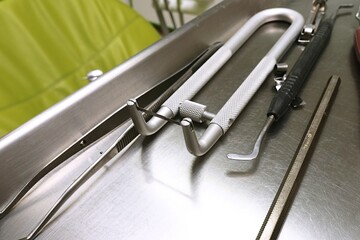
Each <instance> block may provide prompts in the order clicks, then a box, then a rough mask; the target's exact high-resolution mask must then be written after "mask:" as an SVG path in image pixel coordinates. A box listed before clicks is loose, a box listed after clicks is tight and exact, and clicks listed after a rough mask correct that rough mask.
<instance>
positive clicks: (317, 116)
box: [256, 76, 340, 240]
mask: <svg viewBox="0 0 360 240" xmlns="http://www.w3.org/2000/svg"><path fill="white" fill-rule="evenodd" d="M339 84H340V78H339V77H338V76H332V77H331V78H330V79H329V81H328V84H327V86H326V87H325V90H324V92H323V95H322V97H321V99H320V102H319V105H318V107H317V108H316V110H315V113H314V115H313V117H312V119H311V121H310V125H309V127H308V129H307V131H306V133H305V135H304V137H303V140H302V142H301V145H299V148H298V150H297V151H296V153H295V156H294V159H293V161H292V162H291V164H290V166H289V168H288V171H287V172H286V174H285V176H284V178H283V182H282V183H281V185H280V187H279V190H278V192H277V194H276V196H275V199H274V201H273V203H272V205H271V207H270V210H269V212H268V214H267V216H266V218H265V220H264V223H263V225H262V227H261V229H260V231H259V234H258V236H257V238H256V239H260V240H269V239H275V238H276V236H274V234H277V231H278V230H279V228H280V227H281V221H282V220H283V219H284V218H285V217H286V210H287V208H288V207H289V204H290V202H291V201H290V200H291V199H290V198H291V196H292V195H293V194H294V193H295V190H296V188H295V183H296V182H297V181H300V179H299V178H298V177H299V173H300V171H301V170H302V166H303V164H304V162H305V161H307V160H308V159H309V157H310V155H309V154H310V153H311V152H310V150H311V148H312V147H313V142H314V140H315V138H316V136H317V134H319V130H320V127H321V125H322V123H323V122H324V119H326V115H327V110H328V109H329V107H330V105H331V103H332V102H333V101H332V100H333V98H334V97H335V93H336V91H337V89H338V87H339Z"/></svg>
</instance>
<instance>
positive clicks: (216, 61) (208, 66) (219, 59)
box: [163, 46, 232, 115]
mask: <svg viewBox="0 0 360 240" xmlns="http://www.w3.org/2000/svg"><path fill="white" fill-rule="evenodd" d="M231 56H232V52H231V51H230V50H229V49H228V48H225V47H224V46H223V47H222V48H220V49H219V50H218V51H217V52H216V53H215V54H214V55H213V56H212V57H211V58H210V59H209V60H208V61H207V62H206V63H204V65H203V66H202V67H201V68H199V70H197V71H196V72H195V73H194V75H192V76H191V77H190V78H189V79H188V80H187V81H186V82H185V83H184V84H183V85H182V86H181V87H180V88H179V89H178V90H177V91H176V92H175V93H174V94H173V95H172V96H171V97H170V98H169V99H168V100H167V101H166V102H165V103H164V104H163V106H165V107H167V108H169V109H170V110H171V111H172V112H173V114H174V115H176V114H177V113H178V108H179V103H181V102H182V101H184V100H188V99H191V98H193V96H194V95H195V94H196V93H197V92H198V91H199V90H200V89H201V88H202V87H203V86H204V85H205V84H206V83H207V82H208V81H209V80H210V78H211V77H212V76H214V75H215V73H216V72H217V71H218V70H219V69H220V68H221V67H222V66H223V65H224V64H225V63H226V62H227V61H228V60H229V59H230V57H231Z"/></svg>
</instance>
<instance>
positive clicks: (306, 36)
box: [298, 0, 327, 43]
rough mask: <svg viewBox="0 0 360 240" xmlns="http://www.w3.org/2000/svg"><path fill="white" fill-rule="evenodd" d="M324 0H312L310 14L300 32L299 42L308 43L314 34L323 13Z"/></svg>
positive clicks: (324, 7)
mask: <svg viewBox="0 0 360 240" xmlns="http://www.w3.org/2000/svg"><path fill="white" fill-rule="evenodd" d="M326 1H327V0H313V2H312V7H311V10H310V15H309V17H308V19H307V20H306V23H305V25H304V27H303V29H302V30H301V33H300V37H299V40H298V41H299V43H308V42H310V40H311V38H312V37H313V36H314V34H315V32H316V30H317V28H318V26H319V24H320V22H321V19H322V18H323V16H324V15H325V10H326V6H325V4H326Z"/></svg>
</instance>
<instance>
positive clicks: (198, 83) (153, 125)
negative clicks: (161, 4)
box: [128, 8, 304, 156]
mask: <svg viewBox="0 0 360 240" xmlns="http://www.w3.org/2000/svg"><path fill="white" fill-rule="evenodd" d="M273 21H282V22H288V23H291V25H290V26H289V28H288V29H287V30H286V32H285V33H284V34H283V35H282V36H281V37H280V39H279V40H278V41H277V42H276V43H275V45H274V46H273V47H272V48H271V50H270V51H269V52H268V53H267V55H266V56H265V57H264V58H263V59H262V60H261V61H260V63H259V64H258V65H257V66H256V67H255V69H254V70H253V71H252V72H251V73H250V75H249V76H248V77H247V79H245V81H244V82H243V83H242V84H241V86H240V87H239V88H238V89H237V90H236V92H235V93H234V94H233V96H232V97H231V98H230V99H229V100H228V102H227V103H226V104H225V105H224V106H223V108H222V109H221V110H220V111H219V112H218V113H217V115H216V116H215V117H214V118H213V119H212V121H211V122H210V125H209V127H208V129H207V130H206V131H205V132H204V134H203V136H202V137H201V139H200V140H199V141H198V139H197V138H196V136H195V133H194V131H193V128H192V124H191V121H192V120H190V119H185V120H184V121H182V127H183V132H184V137H185V141H186V146H187V149H188V150H189V152H191V153H192V154H194V155H196V156H200V155H203V154H205V153H206V152H207V151H208V150H209V149H210V148H211V147H212V146H213V145H214V144H215V143H216V141H217V140H218V139H219V138H220V137H221V136H222V135H223V134H224V133H225V132H226V131H227V130H228V129H229V127H230V126H231V125H232V123H233V122H234V120H235V119H236V118H237V116H238V115H239V114H240V112H241V111H242V110H243V108H244V107H245V106H246V104H247V103H248V102H249V101H250V99H251V98H252V96H253V95H254V94H255V92H256V91H257V90H258V88H259V87H260V86H261V84H262V83H263V81H264V80H265V79H266V77H267V76H268V75H269V73H270V72H271V71H272V70H273V67H274V65H275V64H276V62H277V60H278V59H279V58H280V56H282V55H283V54H284V53H285V51H286V50H287V49H288V47H289V46H290V45H291V44H292V43H293V41H294V40H295V39H296V37H297V36H298V33H299V32H300V30H301V27H302V26H303V24H304V19H303V17H302V16H301V14H299V13H298V12H296V11H294V10H291V9H286V8H273V9H267V10H264V11H261V12H259V13H257V14H255V15H254V16H253V17H251V18H250V19H249V20H248V21H247V22H246V23H245V24H244V25H243V27H241V28H240V29H239V30H238V31H237V32H236V33H235V34H234V35H233V36H232V37H231V38H230V39H229V40H228V41H227V42H226V43H225V44H224V46H223V47H221V48H220V49H219V50H218V51H217V52H216V53H215V54H214V55H213V56H212V57H211V58H210V59H209V60H208V61H207V62H206V63H205V64H204V65H203V66H202V67H201V68H199V70H197V71H196V72H195V74H194V75H193V76H192V77H191V78H190V79H189V80H188V81H187V82H186V83H184V84H183V85H182V86H181V87H180V88H179V89H178V90H177V91H176V92H175V93H174V94H173V95H172V96H171V97H170V98H169V99H168V100H167V101H166V102H165V103H164V104H163V105H162V107H161V109H160V110H159V111H158V114H160V115H163V116H165V117H167V118H172V117H174V116H175V115H176V114H177V113H178V111H179V105H180V103H182V102H183V101H184V100H189V99H192V98H193V97H194V95H195V94H196V93H197V92H198V91H199V90H200V89H201V88H202V87H203V86H204V85H205V84H206V83H207V82H208V81H209V80H210V78H211V77H212V76H214V74H215V73H216V72H217V71H218V70H219V69H220V68H221V67H222V66H223V65H224V64H225V63H226V62H227V61H228V60H229V59H230V58H231V56H232V55H233V54H234V53H235V52H236V51H237V50H238V49H239V48H240V47H241V46H242V45H243V44H244V43H245V42H246V41H247V39H248V38H249V37H250V36H251V35H252V34H253V33H254V32H255V31H256V30H257V29H258V28H259V27H261V26H262V25H264V24H265V23H268V22H273ZM128 106H129V111H130V113H131V116H132V119H133V122H134V125H135V126H136V128H137V130H138V131H139V132H140V133H141V134H144V135H149V134H152V133H155V132H156V131H157V130H159V129H160V128H161V127H162V126H163V125H164V124H165V123H166V120H162V119H158V118H154V117H153V118H151V119H150V120H149V121H148V122H145V120H144V118H143V117H142V115H141V114H140V113H139V112H138V111H137V108H136V106H134V105H133V104H132V103H131V102H128Z"/></svg>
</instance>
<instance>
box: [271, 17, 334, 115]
mask: <svg viewBox="0 0 360 240" xmlns="http://www.w3.org/2000/svg"><path fill="white" fill-rule="evenodd" d="M332 27H333V21H332V20H331V19H327V20H325V21H324V22H323V23H321V25H320V27H319V29H318V31H317V32H316V34H315V35H314V37H313V39H312V40H311V42H310V43H309V44H308V45H307V46H306V48H305V50H304V51H303V52H302V54H301V55H300V57H299V59H298V60H297V61H296V63H295V65H294V67H293V68H292V70H291V71H290V73H289V75H288V76H287V78H286V81H285V82H284V84H283V86H282V87H281V88H280V90H279V91H278V92H277V93H276V95H275V97H274V98H273V100H272V102H271V104H270V107H269V110H268V113H267V115H268V116H270V115H273V116H274V117H275V119H279V118H280V117H281V116H283V115H284V114H285V113H286V111H287V110H288V109H289V106H290V104H291V103H292V102H293V101H294V99H295V98H296V96H297V95H298V93H299V91H300V89H301V87H302V85H303V84H304V82H305V80H306V79H307V78H308V76H309V74H310V72H311V70H312V68H313V66H314V65H315V63H316V61H317V59H318V58H319V56H320V55H321V53H322V52H323V50H324V49H325V47H326V45H327V43H328V42H329V39H330V36H331V31H332Z"/></svg>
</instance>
